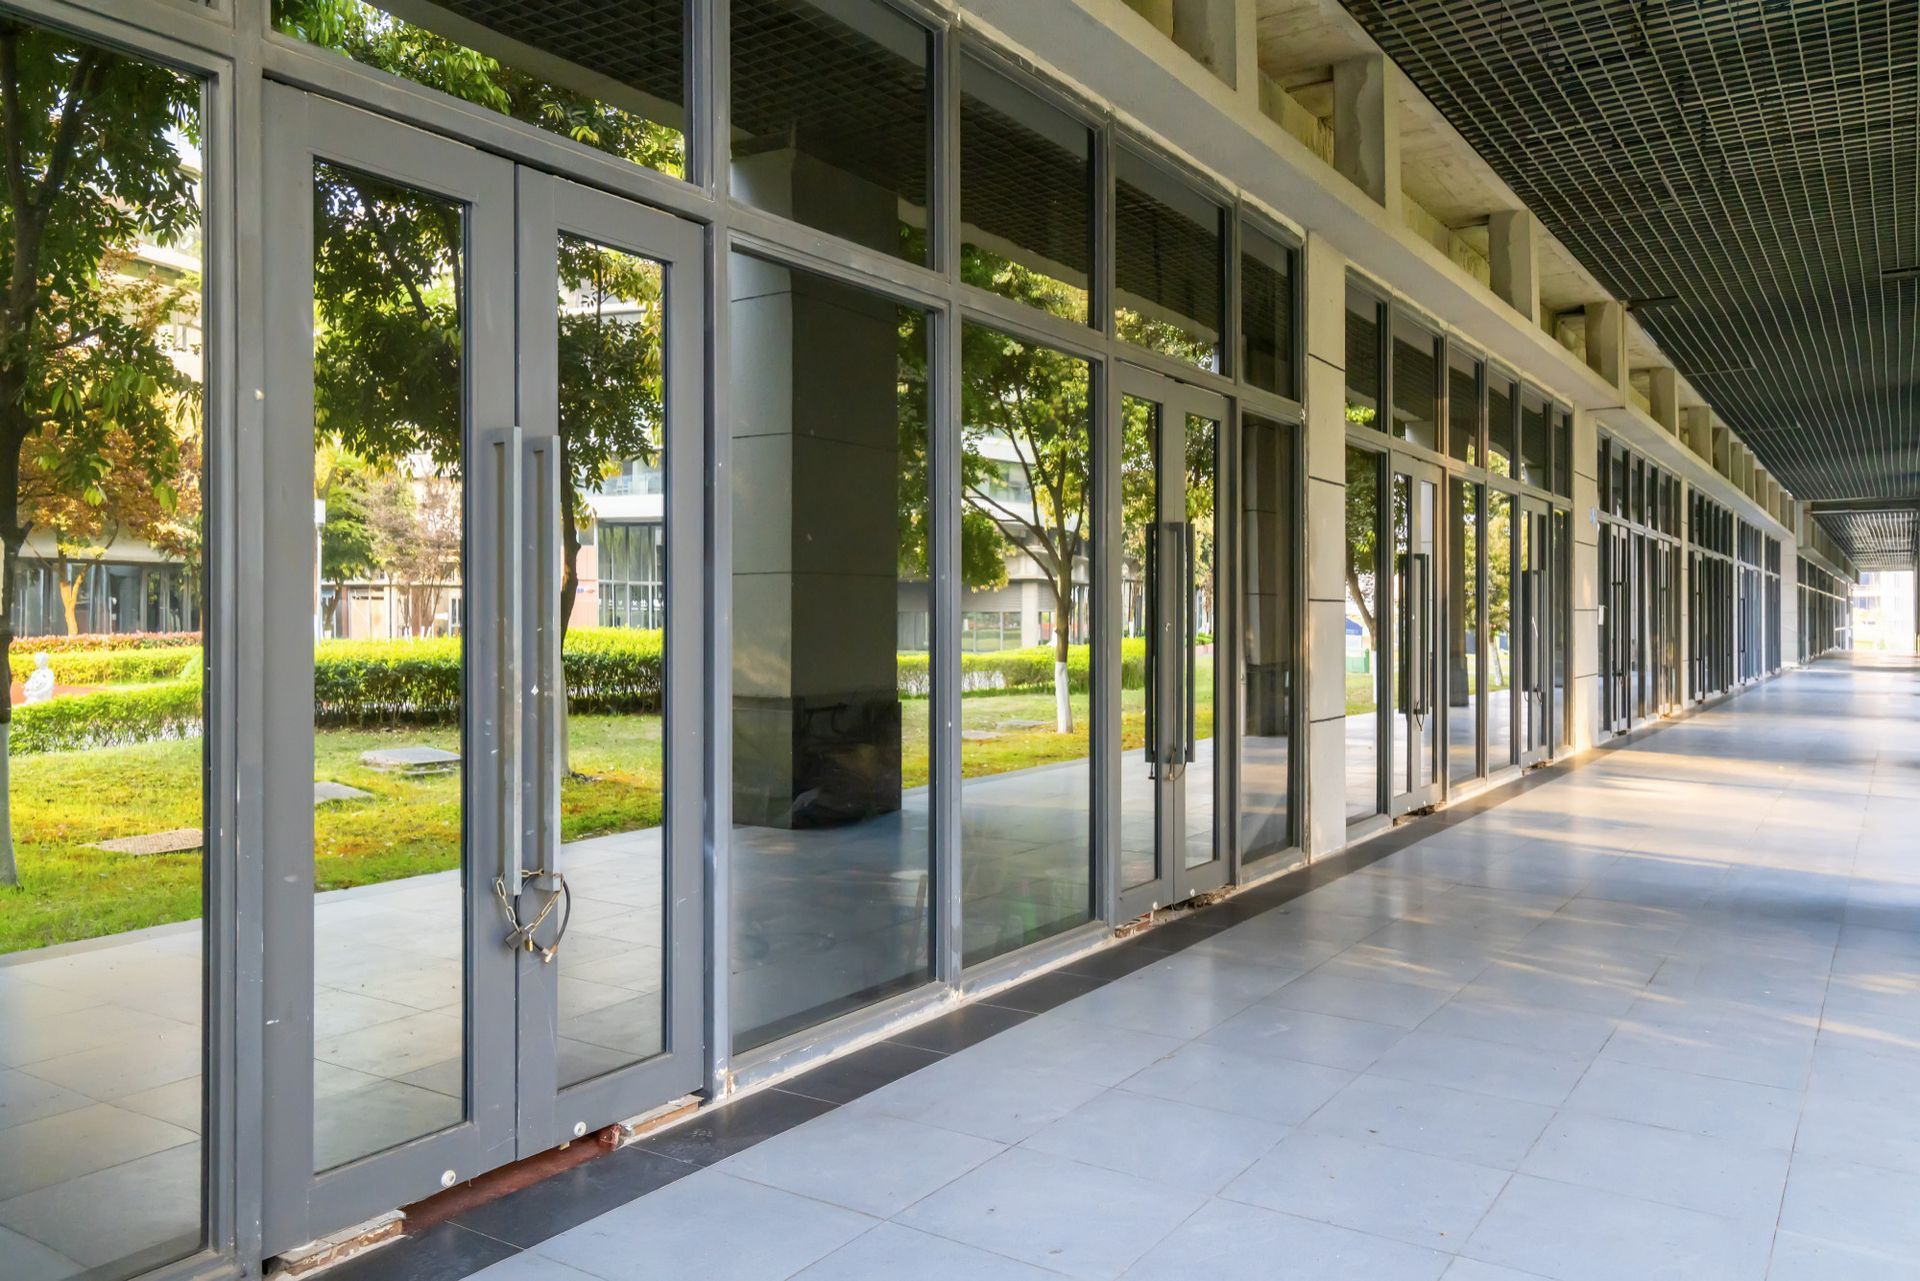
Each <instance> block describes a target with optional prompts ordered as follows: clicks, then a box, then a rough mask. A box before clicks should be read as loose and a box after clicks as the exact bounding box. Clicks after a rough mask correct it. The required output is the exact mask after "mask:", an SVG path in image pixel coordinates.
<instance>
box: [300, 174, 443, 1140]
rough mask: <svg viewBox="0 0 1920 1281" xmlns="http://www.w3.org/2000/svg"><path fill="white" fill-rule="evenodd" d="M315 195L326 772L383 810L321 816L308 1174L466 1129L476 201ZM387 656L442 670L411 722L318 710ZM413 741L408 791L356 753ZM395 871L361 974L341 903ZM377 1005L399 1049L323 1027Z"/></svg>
mask: <svg viewBox="0 0 1920 1281" xmlns="http://www.w3.org/2000/svg"><path fill="white" fill-rule="evenodd" d="M313 199H314V214H313V216H314V246H313V289H314V313H315V323H314V400H315V405H316V410H317V416H318V420H317V422H316V424H315V428H314V476H315V484H316V491H317V492H316V495H315V496H316V498H317V499H318V500H319V503H320V504H324V507H323V508H320V509H319V510H324V512H325V523H324V525H323V527H322V530H321V535H320V559H321V575H322V577H323V578H325V579H330V580H332V581H333V582H334V584H335V586H336V588H337V589H338V590H337V593H336V596H335V599H336V600H337V601H340V602H341V603H342V607H343V608H344V613H341V612H336V615H335V617H334V618H332V619H330V620H325V621H326V624H327V625H326V627H325V633H326V638H325V639H320V640H316V641H315V643H314V649H315V653H314V669H315V681H314V778H315V779H316V780H317V781H320V782H327V783H335V784H343V785H345V786H348V787H353V788H357V789H359V790H361V791H363V792H368V793H371V794H372V796H373V797H375V798H384V799H376V800H374V801H372V802H370V803H369V802H361V801H358V800H356V801H354V802H352V803H350V804H349V803H341V802H335V803H331V804H328V805H323V806H316V807H315V809H314V833H313V844H314V879H315V883H316V886H317V887H318V888H319V889H320V890H321V891H322V892H321V893H317V894H316V895H315V897H314V910H313V915H314V973H313V981H314V1008H315V1010H316V1014H317V1018H318V1019H319V1020H320V1022H321V1025H322V1026H321V1030H320V1031H319V1033H318V1035H316V1037H315V1041H314V1056H315V1061H314V1168H315V1169H318V1170H327V1169H332V1168H333V1167H335V1166H338V1165H343V1164H345V1163H346V1162H348V1161H352V1160H356V1159H358V1158H360V1157H363V1156H367V1155H369V1154H371V1153H374V1152H378V1151H382V1150H384V1149H386V1148H390V1147H394V1146H396V1145H398V1144H400V1143H404V1142H406V1141H407V1140H409V1139H414V1138H418V1137H420V1136H422V1135H425V1134H430V1133H432V1132H434V1131H436V1130H441V1129H445V1128H446V1127H448V1126H451V1125H455V1124H457V1123H458V1122H459V1121H461V1120H462V1119H463V1118H464V1117H465V1115H466V1056H465V1046H466V1001H465V991H466V976H465V958H466V930H465V924H464V922H465V919H466V911H465V889H464V879H465V875H464V868H463V867H462V860H461V858H460V851H461V848H462V839H463V829H464V815H463V813H462V798H463V795H464V793H463V790H462V782H463V775H464V760H463V757H464V754H465V752H464V749H465V743H466V733H465V697H464V689H465V666H466V655H465V649H466V646H465V642H464V639H463V637H462V635H461V633H460V628H459V626H458V618H459V614H458V611H457V609H456V608H455V601H456V600H457V599H458V597H459V595H460V592H461V584H462V582H463V581H464V579H463V572H462V571H463V569H464V566H465V562H466V494H465V485H464V474H465V465H464V464H465V461H466V457H465V447H466V438H467V396H466V383H467V371H466V360H467V352H466V329H467V315H466V298H467V287H466V280H465V276H466V263H465V259H464V249H465V241H466V208H465V206H463V205H460V204H458V203H455V202H453V201H450V200H447V199H444V198H442V197H439V196H432V195H427V194H425V193H423V192H419V191H415V190H413V189H411V188H408V187H403V186H399V185H397V184H394V183H390V182H388V181H386V180H384V179H380V178H374V177H371V176H368V175H365V174H360V173H355V172H353V171H350V170H347V169H342V168H338V167H336V166H333V165H330V164H326V163H320V164H317V165H315V167H314V175H313ZM423 349H424V350H425V351H427V352H430V353H431V358H430V359H427V360H423V359H422V358H421V357H422V351H423ZM394 641H405V642H407V643H408V645H409V648H408V656H409V657H410V658H412V659H414V660H416V661H420V660H431V661H434V662H436V663H437V664H439V665H441V667H442V668H443V670H445V671H447V672H450V673H452V676H451V678H450V679H449V680H448V681H447V682H446V683H445V684H444V685H443V686H442V687H441V688H440V691H439V696H438V697H436V698H434V699H432V700H431V702H430V703H423V704H420V705H416V706H413V707H410V708H408V709H406V710H405V711H404V713H401V712H399V709H395V710H396V719H397V720H402V721H404V722H406V723H405V725H404V728H399V727H395V728H375V729H366V728H361V727H360V724H361V722H362V721H364V719H365V718H364V717H363V716H358V715H355V714H354V713H356V712H358V711H360V710H361V709H359V708H355V707H348V706H343V705H342V704H341V702H340V700H338V699H331V698H329V697H328V691H329V688H330V681H331V680H339V679H341V678H340V677H339V676H332V677H329V672H330V671H331V670H334V667H333V665H339V664H351V663H353V662H355V661H356V660H359V661H364V656H365V655H367V654H368V653H369V652H370V647H372V646H377V645H382V644H385V643H388V642H394ZM371 652H373V653H378V652H379V651H378V650H377V649H371ZM339 670H341V671H344V672H348V673H350V672H351V671H352V668H351V667H350V666H348V667H342V668H339ZM349 679H350V677H349ZM407 748H428V749H432V750H433V751H434V752H436V753H439V755H438V756H437V757H435V758H434V759H433V760H432V761H431V762H430V763H429V764H427V765H423V766H422V767H420V769H419V770H418V771H417V772H413V771H410V774H411V776H405V777H403V776H399V775H396V774H393V773H387V772H382V771H381V770H379V769H376V768H373V767H372V765H371V764H370V763H369V761H368V759H367V757H366V754H367V753H372V752H377V751H383V750H393V749H407ZM435 873H438V875H434V874H435ZM402 876H404V877H408V878H410V883H409V884H408V885H407V886H406V888H404V889H400V890H396V891H394V892H393V895H392V896H391V897H384V898H383V900H382V901H383V902H384V903H386V905H387V906H388V907H389V908H391V909H392V910H394V911H395V912H397V913H401V914H402V915H403V918H404V920H405V922H406V926H405V930H404V937H402V938H393V937H391V936H390V937H389V938H388V939H387V940H386V941H385V942H383V943H382V945H381V949H380V950H381V952H382V957H381V963H380V964H378V965H369V964H368V946H369V945H368V939H367V929H368V925H367V915H366V913H365V911H364V910H361V909H359V908H358V907H357V906H356V900H354V899H352V898H347V897H343V896H341V895H339V894H337V893H333V892H330V891H333V890H335V889H336V887H342V886H352V885H359V884H365V883H367V882H369V881H390V880H393V879H395V878H397V877H402ZM411 878H417V879H411ZM368 1000H373V1001H381V1002H387V1003H389V1004H397V1005H400V1006H405V1007H408V1008H410V1009H412V1010H416V1011H420V1012H419V1013H414V1014H408V1015H407V1016H406V1021H405V1023H404V1025H402V1026H398V1027H395V1026H392V1025H389V1024H383V1026H387V1027H388V1029H389V1031H391V1032H392V1033H393V1035H390V1036H382V1037H378V1038H368V1037H364V1036H360V1035H358V1034H357V1033H356V1032H355V1031H351V1030H348V1029H349V1028H356V1027H357V1026H358V1024H355V1023H353V1022H352V1021H351V1020H350V1019H348V1020H344V1021H343V1022H342V1023H341V1024H340V1025H339V1026H338V1027H337V1029H336V1030H334V1031H331V1032H329V1031H327V1030H326V1027H325V1024H326V1022H327V1021H328V1019H329V1017H330V1011H334V1010H339V1009H351V1008H355V1007H358V1006H363V1005H364V1004H365V1003H366V1002H367V1001H368Z"/></svg>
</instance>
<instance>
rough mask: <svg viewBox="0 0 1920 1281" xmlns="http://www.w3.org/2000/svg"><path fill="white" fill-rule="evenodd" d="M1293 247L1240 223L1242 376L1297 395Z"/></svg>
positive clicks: (1283, 393) (1264, 387) (1265, 387)
mask: <svg viewBox="0 0 1920 1281" xmlns="http://www.w3.org/2000/svg"><path fill="white" fill-rule="evenodd" d="M1293 262H1294V252H1293V250H1292V248H1290V247H1289V246H1287V245H1284V244H1282V243H1281V242H1280V241H1278V240H1276V239H1274V238H1273V237H1272V236H1269V235H1268V234H1267V233H1266V232H1264V231H1262V230H1260V229H1259V228H1258V227H1255V226H1253V225H1251V224H1249V223H1246V222H1242V223H1241V224H1240V376H1241V377H1242V378H1244V379H1246V380H1247V382H1248V383H1250V384H1251V385H1253V386H1255V387H1259V388H1261V389H1262V390H1265V391H1270V392H1274V393H1276V394H1278V395H1281V396H1291V397H1293V398H1294V399H1296V400H1297V399H1299V396H1300V391H1299V388H1298V387H1297V386H1296V385H1295V383H1294V373H1293V332H1294V330H1293V306H1294V293H1293V274H1294V273H1293Z"/></svg>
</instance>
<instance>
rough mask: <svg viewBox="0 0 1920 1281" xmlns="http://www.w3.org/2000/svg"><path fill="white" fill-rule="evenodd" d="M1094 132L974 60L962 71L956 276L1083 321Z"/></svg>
mask: <svg viewBox="0 0 1920 1281" xmlns="http://www.w3.org/2000/svg"><path fill="white" fill-rule="evenodd" d="M1092 264H1093V133H1092V131H1091V130H1089V129H1088V128H1087V126H1086V125H1084V124H1082V123H1081V122H1080V121H1078V120H1075V119H1074V118H1073V117H1072V116H1070V115H1068V114H1067V113H1066V112H1064V111H1062V110H1060V109H1059V108H1058V107H1054V106H1051V105H1049V104H1048V103H1046V102H1043V101H1042V100H1041V99H1040V98H1039V97H1038V96H1037V95H1035V94H1033V93H1031V92H1029V91H1028V90H1026V89H1023V88H1021V87H1020V86H1018V85H1016V84H1014V83H1013V82H1012V81H1011V80H1009V79H1007V78H1006V77H1005V76H1003V75H1000V74H999V73H998V72H996V71H991V70H989V69H988V68H986V67H984V66H981V65H980V64H979V63H978V62H975V61H973V60H972V59H971V58H968V59H963V60H962V61H961V63H960V278H961V279H962V280H964V281H966V282H967V283H968V284H970V285H978V286H980V287H981V288H982V289H990V290H992V291H993V292H994V293H997V294H999V295H1001V296H1002V297H1005V298H1011V299H1013V300H1014V301H1016V302H1023V303H1026V304H1027V305H1028V306H1032V307H1038V308H1040V309H1041V310H1043V311H1049V312H1052V313H1053V314H1054V315H1056V316H1062V317H1064V318H1066V319H1068V320H1086V319H1087V283H1088V280H1089V278H1090V277H1091V275H1092Z"/></svg>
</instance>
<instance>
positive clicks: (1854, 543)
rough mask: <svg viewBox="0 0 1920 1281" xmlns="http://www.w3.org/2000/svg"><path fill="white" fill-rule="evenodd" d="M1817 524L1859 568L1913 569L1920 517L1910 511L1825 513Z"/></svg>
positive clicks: (1919, 530) (1919, 529)
mask: <svg viewBox="0 0 1920 1281" xmlns="http://www.w3.org/2000/svg"><path fill="white" fill-rule="evenodd" d="M1820 523H1821V524H1822V525H1825V526H1826V527H1827V532H1828V533H1830V534H1832V535H1833V538H1834V541H1835V542H1837V543H1839V544H1840V545H1841V546H1842V547H1844V548H1846V550H1847V555H1849V556H1851V557H1853V563H1854V564H1856V565H1858V566H1859V567H1860V568H1861V569H1908V568H1911V567H1912V566H1913V557H1914V549H1915V546H1916V544H1915V542H1914V536H1915V534H1916V532H1920V515H1916V514H1915V513H1913V512H1910V511H1884V512H1825V513H1822V514H1821V516H1820Z"/></svg>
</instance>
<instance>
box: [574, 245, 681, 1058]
mask: <svg viewBox="0 0 1920 1281" xmlns="http://www.w3.org/2000/svg"><path fill="white" fill-rule="evenodd" d="M558 250H559V252H558V263H559V286H560V287H559V293H558V296H557V297H556V298H555V300H554V323H555V324H556V326H557V327H558V330H559V334H558V338H559V342H558V347H557V350H558V352H559V370H558V375H559V379H558V389H559V413H558V416H557V419H556V424H557V426H558V428H559V433H560V438H561V440H562V442H563V443H564V444H565V453H564V454H563V455H562V456H563V457H564V458H565V460H566V467H567V475H566V477H565V489H564V490H563V492H562V495H561V505H560V512H559V517H560V524H561V531H560V532H561V537H560V546H561V548H562V550H563V554H564V560H563V563H562V567H561V568H562V578H561V585H560V599H559V600H558V601H557V602H555V603H554V607H555V609H556V612H557V613H558V615H559V618H560V622H561V649H562V654H563V661H564V657H565V656H566V655H567V654H569V653H572V652H578V653H579V654H580V655H581V657H582V658H585V657H588V656H589V655H591V654H592V653H593V652H594V651H596V650H597V651H599V652H601V653H608V652H611V653H614V654H620V653H638V654H642V655H644V654H649V653H651V654H654V655H658V656H660V666H659V668H658V674H657V675H656V676H655V678H654V684H653V686H652V688H651V689H650V690H645V691H632V692H628V691H622V692H620V693H618V694H616V693H614V692H613V691H611V690H608V691H605V692H603V693H595V692H591V691H590V689H588V688H582V689H581V690H579V691H578V692H575V691H574V690H572V689H570V690H569V702H568V708H567V721H566V732H565V734H564V735H562V736H561V737H560V739H559V743H560V744H561V747H562V750H563V751H564V753H565V760H564V761H563V762H562V766H563V768H562V772H561V783H560V794H561V803H562V812H563V813H564V814H565V815H566V817H567V818H568V819H569V820H571V821H570V822H568V823H567V824H566V832H565V835H566V837H567V838H568V839H569V840H578V839H580V838H581V837H586V836H616V835H627V834H634V833H646V834H649V836H648V838H647V839H636V840H630V841H620V842H609V843H608V844H607V845H605V846H602V847H601V848H600V849H597V850H595V851H594V852H593V854H592V855H591V856H589V855H588V854H587V850H586V849H582V850H580V851H579V856H578V857H576V856H575V855H574V851H573V850H571V849H569V850H566V851H563V852H562V854H561V866H562V870H563V871H564V872H565V873H566V875H567V884H568V887H569V889H570V891H571V893H572V904H573V908H574V909H575V910H580V909H583V908H585V909H588V910H587V911H585V912H583V913H582V915H583V916H586V915H589V914H591V908H592V905H596V904H617V905H619V906H620V907H621V908H622V909H624V921H623V926H624V928H621V929H619V930H618V931H617V932H616V933H615V934H600V933H599V931H597V930H595V929H594V928H593V926H592V925H591V924H590V923H588V922H587V921H585V920H583V921H582V922H581V926H580V929H581V933H580V934H579V935H577V936H573V937H572V938H570V939H569V941H570V942H577V941H579V939H580V938H584V937H589V936H592V943H591V945H590V949H589V950H583V951H580V952H572V951H568V950H565V949H563V950H562V951H561V952H559V953H558V955H557V958H556V963H557V964H558V966H559V967H560V976H561V979H562V981H561V983H560V985H559V992H560V1004H559V1013H558V1019H557V1027H556V1032H557V1038H558V1039H557V1047H558V1048H557V1053H558V1060H559V1061H558V1075H559V1083H560V1085H561V1087H562V1088H564V1087H566V1086H570V1085H576V1084H578V1083H580V1082H581V1081H585V1080H587V1079H589V1078H591V1077H595V1076H598V1075H600V1074H602V1073H604V1072H610V1071H613V1070H614V1069H616V1068H622V1067H626V1066H628V1065H629V1064H633V1063H638V1062H640V1061H641V1060H643V1059H647V1058H651V1057H652V1056H653V1055H656V1054H658V1053H660V1052H661V1050H662V1049H663V1048H664V1046H665V1043H666V991H667V986H668V984H667V977H668V976H667V974H666V972H665V966H664V963H663V958H664V957H665V955H666V953H667V945H668V939H667V926H666V920H667V917H668V916H669V913H668V912H667V910H666V888H667V885H666V864H665V842H664V841H663V840H661V839H659V830H660V827H661V824H662V821H663V819H664V816H665V805H666V798H665V795H664V793H663V790H662V780H663V776H664V771H665V760H664V757H663V747H662V745H663V744H664V743H665V742H666V734H665V726H664V723H663V722H664V714H665V710H666V709H665V706H664V691H665V689H666V682H667V674H668V672H667V669H668V667H669V665H670V664H671V663H672V662H673V661H674V658H675V656H674V655H672V654H669V653H667V649H666V632H665V628H666V623H667V593H666V539H665V532H666V524H665V522H666V519H667V508H666V496H665V494H664V493H663V492H662V489H663V487H662V486H659V485H654V484H649V483H644V482H643V483H639V484H636V483H635V480H636V478H645V477H659V476H662V475H663V474H664V472H665V468H666V464H667V438H666V421H665V410H664V406H665V405H666V391H667V389H666V362H665V361H664V360H663V359H662V357H663V356H664V354H665V349H666V332H665V320H664V313H663V307H664V304H665V301H666V283H667V282H666V271H665V268H663V267H662V266H661V264H659V263H658V262H655V261H653V260H652V259H650V258H643V257H639V256H636V255H634V254H629V253H624V252H622V251H620V250H618V249H611V248H608V247H607V246H605V245H600V244H596V243H594V242H593V241H590V240H585V239H582V238H580V237H577V236H572V235H565V234H563V235H562V236H561V237H560V241H559V246H558ZM596 527H597V528H598V529H599V531H600V533H601V538H600V540H599V545H598V547H597V548H594V549H591V550H590V549H588V548H586V547H584V546H582V543H583V535H584V534H585V532H586V531H587V530H588V529H590V528H596ZM596 586H597V588H598V592H597V593H596V590H595V588H596ZM596 595H597V596H598V608H596V604H595V598H596ZM610 598H611V600H612V601H613V602H614V604H615V608H613V609H609V608H608V606H609V600H610ZM596 624H597V626H596ZM605 629H618V630H605ZM649 932H651V937H649ZM616 969H617V970H618V972H619V977H620V981H619V984H618V985H617V986H616V987H615V989H614V990H611V991H610V990H609V988H608V985H606V984H597V983H595V982H593V981H592V980H593V978H594V977H599V978H605V977H606V976H607V975H608V974H609V973H610V972H612V971H614V970H616ZM582 971H585V974H584V976H583V974H582ZM583 977H584V978H585V979H586V981H579V980H581V979H582V978H583ZM568 979H574V980H575V981H573V982H568V981H566V980H568Z"/></svg>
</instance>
